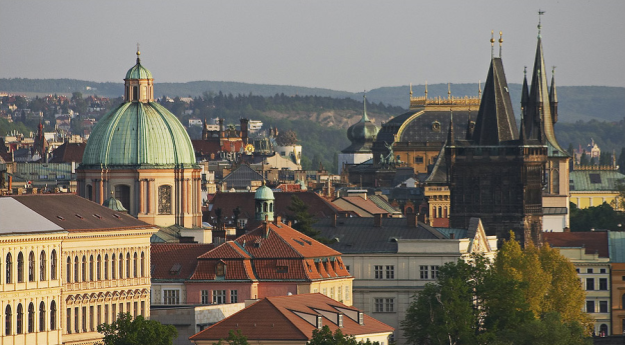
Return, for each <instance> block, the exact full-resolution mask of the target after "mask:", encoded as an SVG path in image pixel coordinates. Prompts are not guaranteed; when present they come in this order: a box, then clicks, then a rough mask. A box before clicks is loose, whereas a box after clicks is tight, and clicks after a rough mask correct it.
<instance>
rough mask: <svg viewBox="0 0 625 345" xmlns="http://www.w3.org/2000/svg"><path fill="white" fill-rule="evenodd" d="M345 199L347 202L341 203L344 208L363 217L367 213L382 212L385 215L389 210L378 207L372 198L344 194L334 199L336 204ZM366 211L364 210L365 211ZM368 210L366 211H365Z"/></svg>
mask: <svg viewBox="0 0 625 345" xmlns="http://www.w3.org/2000/svg"><path fill="white" fill-rule="evenodd" d="M340 200H342V201H344V202H345V203H346V204H344V205H343V204H341V205H342V206H339V207H341V208H342V209H344V210H349V211H354V212H356V213H357V214H358V215H359V216H361V217H363V216H365V215H366V213H369V214H374V215H375V214H382V215H385V214H387V213H388V211H386V210H384V209H382V208H380V207H378V206H377V205H376V204H375V203H374V202H373V201H371V199H365V198H363V197H361V196H344V197H340V198H338V199H335V200H334V201H332V203H333V204H336V203H337V201H340ZM363 211H364V212H363ZM365 212H366V213H365Z"/></svg>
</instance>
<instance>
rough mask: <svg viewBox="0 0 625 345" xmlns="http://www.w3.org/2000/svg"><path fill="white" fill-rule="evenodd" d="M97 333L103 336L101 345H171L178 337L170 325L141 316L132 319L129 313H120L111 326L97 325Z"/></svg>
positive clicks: (174, 328)
mask: <svg viewBox="0 0 625 345" xmlns="http://www.w3.org/2000/svg"><path fill="white" fill-rule="evenodd" d="M98 332H100V333H102V334H103V335H104V338H103V339H102V340H103V345H171V344H172V342H173V339H174V338H176V337H177V336H178V331H177V330H176V327H174V326H172V325H163V324H161V323H160V322H158V321H154V320H146V319H145V318H143V316H141V315H139V316H137V317H136V318H134V319H133V318H132V316H131V315H130V313H120V314H119V316H118V317H117V320H116V321H114V322H113V323H111V324H107V323H103V324H101V325H98Z"/></svg>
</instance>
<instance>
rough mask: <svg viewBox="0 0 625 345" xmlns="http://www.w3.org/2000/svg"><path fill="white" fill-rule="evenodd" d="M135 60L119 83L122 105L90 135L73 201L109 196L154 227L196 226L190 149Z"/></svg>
mask: <svg viewBox="0 0 625 345" xmlns="http://www.w3.org/2000/svg"><path fill="white" fill-rule="evenodd" d="M139 56H140V52H139V51H137V63H136V64H135V65H134V66H133V67H132V68H131V69H130V70H128V73H126V78H124V84H125V86H124V87H125V92H124V102H123V103H122V104H120V105H119V106H117V107H116V108H114V109H113V110H112V111H110V112H109V113H108V114H106V115H105V116H104V117H103V118H102V119H100V121H99V122H98V124H97V125H96V127H95V128H94V129H93V132H92V133H91V136H90V139H89V142H88V143H87V147H86V148H85V153H84V155H83V159H82V163H81V165H80V167H79V168H78V169H77V179H78V195H80V196H82V197H84V198H87V199H89V200H92V201H95V202H97V203H99V204H102V203H103V202H104V200H106V199H107V198H108V195H110V194H113V195H114V196H115V198H116V199H118V200H119V201H121V203H122V204H123V206H124V208H126V209H127V210H128V213H129V214H130V215H132V216H134V217H137V218H138V219H140V220H142V221H145V222H147V223H150V224H154V225H157V226H171V225H178V226H182V227H187V228H189V227H197V226H200V225H201V218H202V214H201V195H200V181H201V176H200V167H199V166H198V165H197V164H196V160H195V154H194V151H193V145H192V144H191V140H190V138H189V135H188V134H187V131H186V130H185V128H184V127H183V126H182V124H181V123H180V121H179V120H178V119H177V118H176V116H174V115H173V114H172V113H171V112H169V111H168V110H167V109H165V108H164V107H163V106H161V105H160V104H158V103H157V102H155V101H154V79H153V78H152V73H150V71H149V70H148V69H146V68H145V67H143V66H142V65H141V60H140V58H139Z"/></svg>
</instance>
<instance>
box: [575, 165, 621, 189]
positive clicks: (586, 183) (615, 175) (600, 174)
mask: <svg viewBox="0 0 625 345" xmlns="http://www.w3.org/2000/svg"><path fill="white" fill-rule="evenodd" d="M569 179H570V181H569V182H570V183H569V187H570V190H571V192H574V191H578V192H579V191H616V190H617V187H616V186H617V182H618V181H619V180H623V181H624V182H625V175H623V174H621V173H620V172H618V170H574V171H571V173H570V177H569Z"/></svg>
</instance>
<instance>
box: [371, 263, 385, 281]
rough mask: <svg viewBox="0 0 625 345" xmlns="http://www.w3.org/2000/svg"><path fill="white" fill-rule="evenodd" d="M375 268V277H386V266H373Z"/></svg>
mask: <svg viewBox="0 0 625 345" xmlns="http://www.w3.org/2000/svg"><path fill="white" fill-rule="evenodd" d="M373 269H374V271H375V279H384V275H383V274H384V266H381V265H380V266H378V265H376V266H373Z"/></svg>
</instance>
